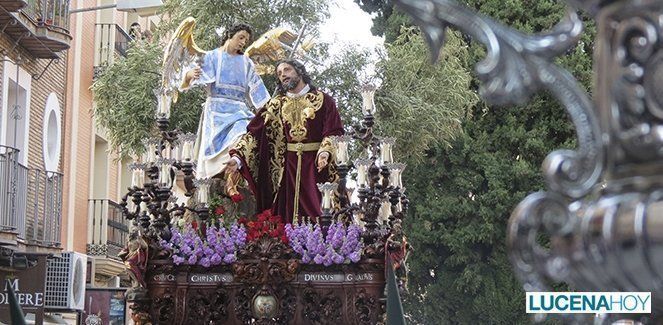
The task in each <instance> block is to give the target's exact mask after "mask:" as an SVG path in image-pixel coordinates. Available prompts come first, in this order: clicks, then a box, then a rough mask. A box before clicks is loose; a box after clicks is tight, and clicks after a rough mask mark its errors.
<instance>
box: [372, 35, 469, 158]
mask: <svg viewBox="0 0 663 325" xmlns="http://www.w3.org/2000/svg"><path fill="white" fill-rule="evenodd" d="M445 49H446V51H445V52H444V53H443V54H442V55H441V56H440V58H439V59H440V63H439V64H437V65H434V66H432V65H431V64H430V58H429V57H428V50H427V47H426V44H425V43H424V40H423V38H422V37H421V35H420V34H419V33H418V32H417V29H415V28H405V29H404V30H403V32H402V33H401V35H400V36H399V37H398V38H397V39H396V41H395V42H394V43H392V44H389V45H387V52H386V53H385V55H383V57H382V60H381V61H380V62H379V63H378V76H379V78H380V79H381V80H382V86H381V88H380V90H379V91H378V93H377V94H376V106H377V108H378V112H377V118H378V119H379V120H383V121H388V123H380V124H378V126H377V127H378V129H379V130H380V132H381V133H383V134H389V135H390V136H394V137H396V138H398V146H397V148H396V151H395V153H396V155H397V156H398V157H404V156H406V155H407V156H409V161H410V162H415V161H419V160H420V159H421V158H422V157H423V155H424V153H425V151H426V150H427V149H428V148H429V146H431V145H435V146H438V145H441V146H444V145H447V144H448V141H449V140H450V139H452V138H453V137H454V136H455V135H456V134H457V133H458V132H459V131H460V126H461V119H462V118H463V117H464V115H465V114H466V113H467V111H468V109H469V108H470V107H472V106H473V105H474V104H475V103H476V102H477V100H478V97H477V96H476V94H475V93H474V92H472V91H471V90H470V89H469V86H470V81H471V80H472V77H471V75H470V73H469V71H468V70H466V69H465V68H464V67H463V62H462V60H463V58H464V57H467V55H468V52H467V47H466V46H464V45H463V44H462V42H461V40H460V38H459V37H458V36H457V35H456V34H455V33H452V34H450V35H449V40H448V42H447V48H445Z"/></svg>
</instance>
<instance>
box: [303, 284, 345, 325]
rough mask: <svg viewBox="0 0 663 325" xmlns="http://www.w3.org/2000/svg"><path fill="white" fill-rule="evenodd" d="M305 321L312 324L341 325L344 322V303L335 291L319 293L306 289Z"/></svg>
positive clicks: (304, 297) (304, 296) (304, 295)
mask: <svg viewBox="0 0 663 325" xmlns="http://www.w3.org/2000/svg"><path fill="white" fill-rule="evenodd" d="M302 299H303V300H304V308H303V310H302V312H303V313H304V315H303V316H304V319H306V320H308V321H310V322H311V323H312V324H339V323H341V322H342V318H341V307H343V302H342V301H341V298H339V297H338V296H336V295H335V294H334V292H333V291H329V292H327V293H326V294H321V293H318V291H316V290H314V289H312V288H306V289H304V292H303V295H302Z"/></svg>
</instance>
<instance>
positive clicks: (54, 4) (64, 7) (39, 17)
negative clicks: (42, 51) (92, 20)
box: [23, 0, 69, 34]
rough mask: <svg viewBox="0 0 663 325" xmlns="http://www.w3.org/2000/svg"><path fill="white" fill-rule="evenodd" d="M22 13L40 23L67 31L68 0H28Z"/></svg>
mask: <svg viewBox="0 0 663 325" xmlns="http://www.w3.org/2000/svg"><path fill="white" fill-rule="evenodd" d="M23 13H25V14H26V15H28V16H29V17H30V18H32V19H33V20H34V21H36V22H37V23H38V24H40V25H43V26H48V27H50V28H53V29H60V30H61V32H63V33H67V34H68V33H69V0H28V6H27V7H26V8H24V9H23Z"/></svg>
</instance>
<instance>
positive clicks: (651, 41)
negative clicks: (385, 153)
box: [396, 0, 663, 323]
mask: <svg viewBox="0 0 663 325" xmlns="http://www.w3.org/2000/svg"><path fill="white" fill-rule="evenodd" d="M568 2H569V3H570V5H571V8H572V9H569V10H568V11H567V14H566V16H565V17H564V19H563V20H562V21H561V22H559V23H558V24H557V25H556V26H555V27H554V29H553V30H552V31H550V32H547V33H542V34H537V35H525V34H523V33H521V32H519V31H516V30H514V29H511V28H508V27H506V26H503V25H501V24H499V23H497V22H495V21H494V20H492V19H490V18H488V17H485V16H482V15H480V14H477V13H476V12H473V11H472V10H470V9H468V8H466V7H464V6H462V5H460V4H458V3H457V2H455V1H452V0H424V1H420V0H396V3H397V4H398V5H400V6H401V7H402V8H403V9H404V10H405V11H406V12H407V13H409V14H410V15H411V16H412V17H413V18H414V20H415V22H416V23H417V24H418V25H419V26H420V27H421V28H422V31H423V32H424V34H425V35H426V37H427V40H428V43H429V45H430V47H431V49H432V53H433V55H434V56H437V54H438V53H439V51H440V49H441V48H442V46H443V42H444V34H445V30H446V28H447V27H455V28H457V29H459V30H460V31H461V32H462V33H464V34H468V35H471V36H472V37H473V39H474V40H476V41H478V42H481V43H483V44H484V45H485V46H486V48H487V56H486V58H485V59H484V60H483V61H481V62H480V63H479V64H478V65H477V67H476V72H477V74H478V77H479V79H480V80H481V81H482V82H483V85H482V86H481V89H480V91H481V94H482V96H483V97H484V98H485V99H486V100H487V101H489V102H491V103H494V104H503V105H504V104H518V103H523V102H525V101H527V99H528V98H529V96H531V95H532V94H533V93H535V92H536V91H538V90H543V89H545V90H548V91H549V92H550V93H551V94H552V95H553V96H554V97H556V98H557V99H558V100H559V101H560V102H561V103H562V105H563V106H564V107H565V109H566V111H567V113H568V115H569V117H570V118H571V120H572V121H573V124H574V125H575V127H576V134H577V142H578V148H577V149H576V150H558V151H554V152H552V153H550V154H549V155H548V157H547V158H546V159H545V161H544V163H543V172H544V176H545V179H546V183H547V190H546V191H542V192H537V193H533V194H530V195H529V196H527V197H526V198H525V199H524V200H523V201H522V202H521V203H520V204H519V205H518V206H517V207H516V209H515V210H514V211H513V214H512V216H511V219H510V220H509V225H508V230H507V231H508V246H509V254H510V258H511V262H512V264H513V267H514V269H515V271H516V274H517V275H518V277H519V278H520V280H521V282H522V283H523V287H524V289H525V290H526V291H552V290H551V284H552V283H554V282H560V281H564V282H566V283H568V284H570V285H571V287H572V288H574V289H575V290H577V291H607V292H651V293H652V295H651V298H652V304H651V307H652V313H651V314H646V315H642V314H640V315H638V314H628V315H624V314H622V315H616V314H609V315H598V316H595V315H587V314H573V315H562V317H564V319H565V320H566V321H574V322H579V323H587V322H588V321H595V322H597V323H611V322H614V321H617V320H621V319H632V320H636V321H640V322H643V323H658V322H660V321H661V318H662V315H663V281H662V280H663V236H661V233H663V149H662V148H663V97H662V96H661V93H662V92H661V87H662V86H663V79H661V76H663V74H661V71H662V70H663V47H662V44H663V40H662V38H661V36H663V33H662V31H663V23H661V17H663V2H661V1H655V0H643V1H629V0H569V1H568ZM576 9H580V10H584V11H585V12H586V13H587V14H588V16H590V17H592V18H593V19H595V20H596V24H597V35H596V39H595V42H594V73H595V84H594V87H595V89H594V91H593V94H594V96H593V97H594V100H591V99H590V97H589V96H588V95H587V93H586V92H585V91H584V90H583V89H582V88H581V87H580V86H579V85H578V83H577V81H576V80H575V79H574V78H573V77H572V76H571V75H570V74H569V73H568V72H567V71H566V70H564V69H562V68H560V67H559V66H557V65H555V64H554V63H553V60H554V59H555V58H556V57H558V56H561V55H563V54H565V53H566V52H567V51H568V50H569V49H570V48H571V47H572V46H574V45H575V44H576V42H577V41H578V38H579V36H580V34H581V32H582V22H581V20H580V19H579V18H578V15H577V14H576V11H575V10H576ZM540 236H547V237H548V238H549V239H550V245H549V247H543V246H542V245H541V244H540V243H539V242H538V241H537V240H538V238H539V237H540ZM523 305H524V304H523ZM541 316H542V314H539V315H537V316H536V317H535V319H536V320H543V319H544V317H541Z"/></svg>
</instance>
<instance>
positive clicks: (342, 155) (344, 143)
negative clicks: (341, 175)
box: [336, 135, 351, 165]
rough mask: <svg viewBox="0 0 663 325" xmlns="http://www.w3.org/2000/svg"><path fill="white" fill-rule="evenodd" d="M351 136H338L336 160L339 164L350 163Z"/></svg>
mask: <svg viewBox="0 0 663 325" xmlns="http://www.w3.org/2000/svg"><path fill="white" fill-rule="evenodd" d="M350 140H351V138H350V137H349V136H347V135H342V136H338V137H336V162H337V163H338V164H339V165H344V164H347V163H348V143H349V142H350Z"/></svg>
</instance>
